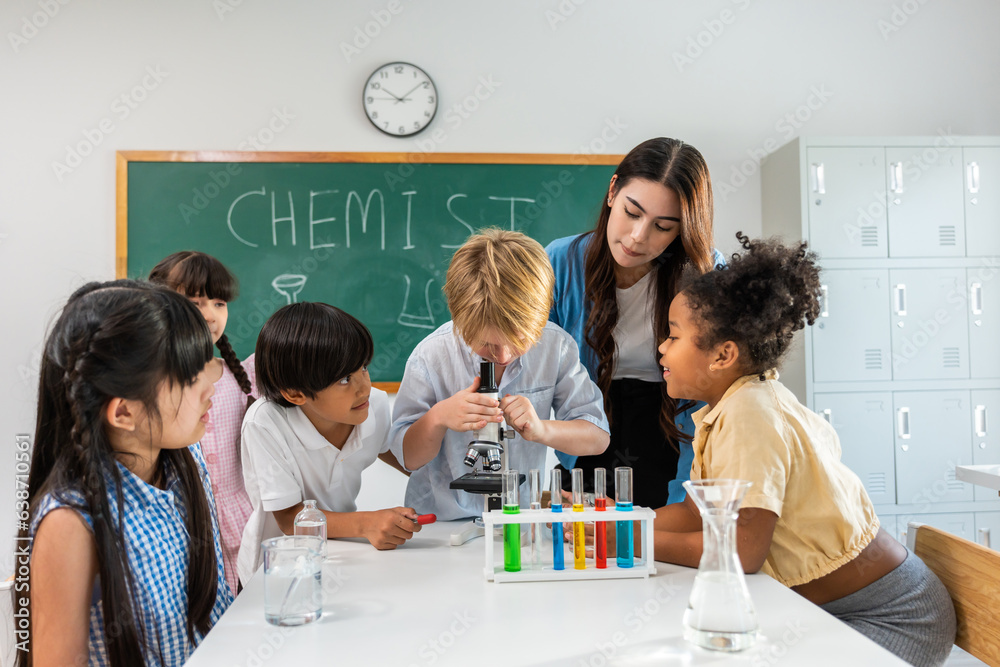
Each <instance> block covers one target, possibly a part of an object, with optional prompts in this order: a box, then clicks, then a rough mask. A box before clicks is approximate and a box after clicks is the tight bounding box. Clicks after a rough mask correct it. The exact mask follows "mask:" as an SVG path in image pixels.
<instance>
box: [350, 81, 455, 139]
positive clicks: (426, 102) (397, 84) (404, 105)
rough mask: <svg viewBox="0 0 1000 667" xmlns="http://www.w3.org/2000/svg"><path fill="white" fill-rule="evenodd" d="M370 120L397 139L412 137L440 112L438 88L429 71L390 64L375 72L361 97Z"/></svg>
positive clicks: (366, 83)
mask: <svg viewBox="0 0 1000 667" xmlns="http://www.w3.org/2000/svg"><path fill="white" fill-rule="evenodd" d="M361 101H362V103H363V104H364V108H365V114H366V115H367V116H368V120H370V121H371V122H372V124H373V125H374V126H375V127H377V128H378V129H379V130H381V131H382V132H385V133H386V134H391V135H392V136H394V137H409V136H412V135H414V134H417V133H418V132H420V131H421V130H423V129H424V128H425V127H427V126H428V125H430V122H431V121H432V120H433V119H434V114H435V113H437V105H438V95H437V88H435V87H434V82H433V81H432V80H431V77H430V76H428V75H427V72H425V71H424V70H422V69H420V68H419V67H417V66H416V65H411V64H410V63H388V64H387V65H382V66H381V67H379V68H378V69H377V70H375V71H374V72H372V74H371V76H369V77H368V81H367V82H365V88H364V91H363V93H362V98H361Z"/></svg>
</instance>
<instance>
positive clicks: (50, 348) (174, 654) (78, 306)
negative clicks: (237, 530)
mask: <svg viewBox="0 0 1000 667" xmlns="http://www.w3.org/2000/svg"><path fill="white" fill-rule="evenodd" d="M211 359H212V339H211V336H210V334H209V331H208V327H207V326H206V325H205V321H204V319H203V318H202V317H201V316H200V314H199V313H198V310H197V308H195V307H194V306H193V305H192V304H191V303H190V302H189V301H188V300H187V299H185V298H183V297H181V296H180V295H178V294H176V293H174V292H171V291H169V290H165V289H162V288H158V287H155V286H152V285H149V284H147V283H137V282H134V281H124V280H123V281H115V282H110V283H90V284H88V285H85V286H84V287H82V288H80V289H79V290H77V291H76V292H75V293H74V294H73V295H72V296H71V297H70V299H69V302H68V303H67V304H66V307H65V308H64V309H63V312H62V314H61V315H60V317H59V318H58V320H57V321H56V323H55V326H54V327H53V329H52V332H51V334H50V335H49V337H48V340H47V342H46V344H45V350H44V353H43V356H42V364H41V378H40V381H39V390H38V416H37V425H36V431H35V445H34V449H33V452H32V460H31V469H30V472H29V475H28V503H29V520H28V522H27V527H26V528H25V529H22V531H21V538H22V540H23V541H21V542H20V544H22V545H23V544H30V561H29V568H30V573H29V583H30V585H29V587H28V588H27V590H26V591H23V592H20V593H18V595H16V596H15V607H16V610H17V614H18V618H26V619H28V621H29V623H30V626H29V627H28V628H27V629H25V632H24V634H23V635H20V636H19V638H18V641H19V647H21V648H25V649H27V650H25V651H19V661H20V664H21V665H35V666H36V667H39V666H42V665H69V664H73V665H84V664H89V665H110V666H112V667H135V666H136V665H164V666H166V665H181V664H183V663H184V662H185V660H187V658H188V656H189V655H190V654H191V652H192V651H193V650H194V647H195V646H196V645H197V644H198V642H199V641H200V640H201V639H202V637H204V635H205V634H206V633H207V632H208V631H209V629H210V628H211V627H212V626H213V625H214V624H215V623H216V622H217V621H218V619H219V617H220V616H221V615H222V613H223V612H224V611H225V610H226V608H227V607H228V606H229V604H230V603H231V602H232V594H231V592H230V590H229V586H228V585H227V584H226V580H225V575H224V572H223V567H222V554H221V549H220V547H219V539H218V535H219V530H218V523H217V522H216V520H215V508H214V500H213V498H212V492H211V488H210V486H209V481H208V472H207V469H206V466H205V461H204V459H203V458H202V455H201V451H200V448H199V447H198V446H197V444H196V443H197V442H198V440H199V438H201V436H202V435H203V434H204V432H205V422H206V421H207V415H208V409H209V407H210V406H211V404H212V403H211V397H212V394H213V385H212V383H211V382H210V381H209V379H208V371H207V368H208V364H209V363H210V361H211ZM29 612H30V613H29ZM19 629H21V628H19ZM20 642H23V644H20Z"/></svg>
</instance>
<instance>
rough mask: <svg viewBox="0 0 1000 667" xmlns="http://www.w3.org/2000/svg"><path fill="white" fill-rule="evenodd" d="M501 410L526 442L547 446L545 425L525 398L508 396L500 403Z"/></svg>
mask: <svg viewBox="0 0 1000 667" xmlns="http://www.w3.org/2000/svg"><path fill="white" fill-rule="evenodd" d="M500 409H501V410H503V416H504V417H505V418H506V419H507V423H508V424H510V425H511V426H512V427H513V428H514V430H515V431H517V434H518V435H519V436H521V437H522V438H524V439H525V440H530V441H532V442H539V443H542V444H545V435H546V433H545V423H544V422H542V420H541V419H539V418H538V413H536V412H535V406H533V405H532V404H531V401H529V400H528V399H526V398H525V397H524V396H512V395H510V394H507V395H506V396H504V397H503V399H502V400H501V401H500Z"/></svg>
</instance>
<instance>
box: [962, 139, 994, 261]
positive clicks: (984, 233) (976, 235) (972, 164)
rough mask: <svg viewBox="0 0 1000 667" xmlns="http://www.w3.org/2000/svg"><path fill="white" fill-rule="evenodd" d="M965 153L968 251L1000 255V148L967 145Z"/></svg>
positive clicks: (966, 240) (977, 254)
mask: <svg viewBox="0 0 1000 667" xmlns="http://www.w3.org/2000/svg"><path fill="white" fill-rule="evenodd" d="M962 153H963V156H964V158H965V159H964V167H965V242H966V254H967V255H968V256H969V257H983V256H987V255H1000V147H996V146H990V147H985V146H973V147H966V148H964V149H963V151H962Z"/></svg>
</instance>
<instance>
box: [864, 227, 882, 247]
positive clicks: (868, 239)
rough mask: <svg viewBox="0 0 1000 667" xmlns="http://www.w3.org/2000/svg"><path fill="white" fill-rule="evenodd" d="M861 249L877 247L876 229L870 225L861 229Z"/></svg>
mask: <svg viewBox="0 0 1000 667" xmlns="http://www.w3.org/2000/svg"><path fill="white" fill-rule="evenodd" d="M861 247H862V248H877V247H878V227H873V226H871V225H864V226H863V227H862V228H861Z"/></svg>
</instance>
